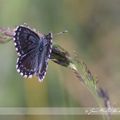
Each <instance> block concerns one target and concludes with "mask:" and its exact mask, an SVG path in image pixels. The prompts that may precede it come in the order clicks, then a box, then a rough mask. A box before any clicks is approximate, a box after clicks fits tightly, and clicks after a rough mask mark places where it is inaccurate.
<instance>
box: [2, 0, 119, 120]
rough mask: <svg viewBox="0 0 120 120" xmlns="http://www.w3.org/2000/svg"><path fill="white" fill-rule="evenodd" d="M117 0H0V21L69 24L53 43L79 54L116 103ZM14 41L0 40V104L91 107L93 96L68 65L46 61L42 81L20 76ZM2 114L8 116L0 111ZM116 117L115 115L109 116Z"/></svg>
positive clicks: (44, 27)
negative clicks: (4, 41) (47, 62)
mask: <svg viewBox="0 0 120 120" xmlns="http://www.w3.org/2000/svg"><path fill="white" fill-rule="evenodd" d="M119 13H120V0H0V27H15V26H17V25H21V24H23V23H27V24H28V25H30V26H31V27H33V28H36V29H37V30H39V31H41V32H42V33H48V32H53V33H57V32H60V31H64V30H66V29H67V30H68V31H69V33H67V34H63V35H61V36H57V37H54V40H53V41H54V43H56V44H59V45H60V46H62V47H63V48H65V49H66V50H67V51H69V53H70V54H71V55H73V56H74V51H77V53H79V54H80V58H81V60H83V61H84V62H85V63H86V64H87V66H88V68H89V69H90V70H91V72H92V73H93V74H94V75H96V76H97V78H98V79H99V85H100V86H102V87H103V88H105V89H106V90H107V91H108V93H109V96H110V99H111V102H112V104H113V106H115V107H119V106H120V100H119V99H120V92H119V88H120V87H119V86H120V54H119V53H120V52H119V51H120V15H119ZM16 58H17V55H16V52H15V48H14V44H13V42H9V43H7V44H1V45H0V107H94V106H97V104H96V102H95V99H94V98H93V96H92V95H91V94H90V93H89V91H88V90H87V89H86V88H85V87H83V86H82V84H81V83H80V82H79V80H78V79H77V78H76V76H75V75H74V74H73V73H72V71H71V70H69V69H67V68H64V67H62V66H59V65H57V64H55V63H53V62H52V61H50V62H49V67H48V71H47V75H46V77H45V79H44V81H43V82H42V83H40V82H38V80H37V78H36V77H34V78H33V79H26V80H25V79H23V78H22V77H21V76H20V75H19V74H18V73H17V72H16V68H15V64H16ZM8 118H9V119H12V120H14V119H22V120H28V119H29V120H34V119H48V120H50V119H51V120H58V119H60V120H61V119H64V120H68V119H69V120H74V119H78V120H80V119H81V120H82V119H89V120H90V119H91V120H94V119H101V116H11V117H8ZM1 119H7V116H0V120H1ZM113 119H114V120H116V119H119V117H118V116H114V117H113Z"/></svg>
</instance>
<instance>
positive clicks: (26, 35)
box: [14, 26, 39, 56]
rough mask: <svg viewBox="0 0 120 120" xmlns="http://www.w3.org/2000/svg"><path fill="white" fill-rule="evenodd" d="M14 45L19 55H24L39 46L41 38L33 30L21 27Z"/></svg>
mask: <svg viewBox="0 0 120 120" xmlns="http://www.w3.org/2000/svg"><path fill="white" fill-rule="evenodd" d="M14 43H15V47H16V51H17V53H18V55H19V56H20V55H24V54H27V53H28V52H30V51H31V50H33V49H35V48H36V46H38V43H39V36H38V35H37V34H36V33H35V32H33V31H32V30H31V29H29V28H26V27H23V26H19V27H17V29H16V31H15V36H14Z"/></svg>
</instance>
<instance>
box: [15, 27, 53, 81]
mask: <svg viewBox="0 0 120 120" xmlns="http://www.w3.org/2000/svg"><path fill="white" fill-rule="evenodd" d="M13 40H14V45H15V48H16V52H17V54H18V58H17V63H16V69H17V72H18V73H20V75H21V76H23V77H25V78H32V76H33V75H35V76H37V77H38V79H39V80H40V81H42V80H43V79H44V77H45V75H46V70H47V67H48V61H49V59H50V55H51V51H52V33H48V34H47V35H44V34H41V35H38V34H37V33H36V32H35V31H33V30H32V29H31V28H29V27H27V26H24V25H20V26H18V27H17V28H16V29H15V31H14V36H13Z"/></svg>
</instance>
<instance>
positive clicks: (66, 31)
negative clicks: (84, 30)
mask: <svg viewBox="0 0 120 120" xmlns="http://www.w3.org/2000/svg"><path fill="white" fill-rule="evenodd" d="M64 33H68V30H65V31H62V32H59V33H56V34H54V36H58V35H61V34H64Z"/></svg>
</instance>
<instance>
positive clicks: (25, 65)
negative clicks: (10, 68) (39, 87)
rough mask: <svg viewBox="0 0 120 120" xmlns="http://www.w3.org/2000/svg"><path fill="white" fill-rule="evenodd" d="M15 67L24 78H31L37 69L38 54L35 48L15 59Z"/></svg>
mask: <svg viewBox="0 0 120 120" xmlns="http://www.w3.org/2000/svg"><path fill="white" fill-rule="evenodd" d="M16 69H17V71H18V72H19V73H20V75H22V76H24V77H25V78H27V77H29V78H31V77H32V76H33V75H34V74H35V73H36V71H37V69H38V54H37V51H36V50H33V51H31V52H29V53H28V54H26V55H24V56H19V57H18V59H17V64H16Z"/></svg>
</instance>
